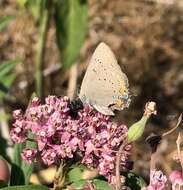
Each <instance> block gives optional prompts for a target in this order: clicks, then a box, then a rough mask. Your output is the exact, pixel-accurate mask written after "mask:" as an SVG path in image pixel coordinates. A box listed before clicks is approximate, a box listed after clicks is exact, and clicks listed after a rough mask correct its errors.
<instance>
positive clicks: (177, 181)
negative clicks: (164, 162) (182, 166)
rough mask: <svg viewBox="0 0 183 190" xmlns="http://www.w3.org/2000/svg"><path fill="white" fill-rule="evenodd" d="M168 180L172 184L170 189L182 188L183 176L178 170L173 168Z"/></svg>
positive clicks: (177, 189) (179, 189)
mask: <svg viewBox="0 0 183 190" xmlns="http://www.w3.org/2000/svg"><path fill="white" fill-rule="evenodd" d="M169 180H170V182H171V184H172V190H181V189H183V176H182V173H181V172H180V171H178V170H174V171H172V172H171V174H170V175H169Z"/></svg>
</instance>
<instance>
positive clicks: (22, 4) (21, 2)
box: [16, 0, 28, 8]
mask: <svg viewBox="0 0 183 190" xmlns="http://www.w3.org/2000/svg"><path fill="white" fill-rule="evenodd" d="M27 1H28V0H16V3H17V4H18V6H20V7H21V8H23V7H25V5H26V3H27Z"/></svg>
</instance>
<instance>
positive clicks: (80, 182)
mask: <svg viewBox="0 0 183 190" xmlns="http://www.w3.org/2000/svg"><path fill="white" fill-rule="evenodd" d="M86 183H87V180H84V179H81V180H78V181H75V182H74V183H72V184H71V186H72V187H74V188H77V189H82V188H83V186H84V185H85V184H86Z"/></svg>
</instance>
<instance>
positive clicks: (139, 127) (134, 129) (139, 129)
mask: <svg viewBox="0 0 183 190" xmlns="http://www.w3.org/2000/svg"><path fill="white" fill-rule="evenodd" d="M147 120H148V117H147V116H143V117H142V118H141V119H140V120H139V121H138V122H136V123H134V124H133V125H132V126H131V127H130V128H129V130H128V142H133V141H136V140H138V139H139V138H140V137H141V136H142V134H143V132H144V129H145V126H146V122H147Z"/></svg>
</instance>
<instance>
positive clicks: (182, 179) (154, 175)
mask: <svg viewBox="0 0 183 190" xmlns="http://www.w3.org/2000/svg"><path fill="white" fill-rule="evenodd" d="M169 181H170V183H171V186H172V188H171V189H172V190H182V189H183V175H182V173H181V172H180V171H177V170H174V171H172V172H171V173H170V175H169ZM166 189H167V177H166V176H165V175H164V174H163V173H162V171H160V170H159V171H158V170H154V171H151V175H150V184H149V185H148V186H147V187H143V188H142V189H141V190H166Z"/></svg>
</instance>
